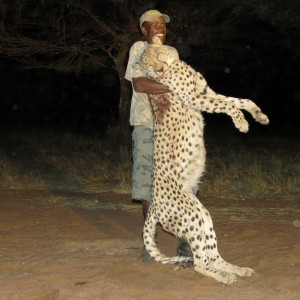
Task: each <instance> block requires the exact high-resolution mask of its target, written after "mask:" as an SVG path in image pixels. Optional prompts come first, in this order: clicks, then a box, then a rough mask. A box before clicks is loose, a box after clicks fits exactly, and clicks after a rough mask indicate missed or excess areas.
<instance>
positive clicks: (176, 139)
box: [141, 44, 268, 284]
mask: <svg viewBox="0 0 300 300" xmlns="http://www.w3.org/2000/svg"><path fill="white" fill-rule="evenodd" d="M151 45H152V44H151ZM151 45H150V46H149V47H148V48H147V51H146V52H145V53H144V55H142V59H143V61H141V64H143V65H144V66H145V65H146V71H147V70H150V72H148V74H150V73H151V70H152V71H153V68H152V67H151V66H149V65H147V64H146V63H147V60H146V54H147V55H148V54H153V53H152V52H151V51H152V50H151V49H153V48H152V47H151ZM159 47H162V46H161V45H160V46H159ZM149 49H150V50H151V51H149ZM155 50H156V49H155ZM157 58H158V56H157ZM161 61H162V60H161ZM163 64H165V62H163ZM165 65H167V64H165ZM156 67H158V69H157V70H160V67H161V66H160V64H159V63H158V64H157V65H156ZM154 71H155V70H154ZM155 74H156V75H157V73H156V71H155ZM153 77H155V76H153ZM156 77H157V76H156ZM156 80H158V81H159V82H162V83H164V84H165V85H167V86H168V87H169V89H170V90H171V91H172V94H171V93H170V94H166V95H165V97H168V101H169V104H170V106H169V108H168V109H167V111H166V112H164V113H163V114H162V113H161V112H160V110H159V101H161V99H160V98H159V97H157V96H154V95H152V96H151V98H152V99H151V101H150V102H151V105H152V108H153V111H154V115H155V124H154V166H153V177H152V180H153V190H152V202H151V205H150V208H149V211H148V214H147V217H146V220H145V224H144V229H143V238H144V244H145V247H146V250H147V251H148V253H149V254H150V255H151V257H153V258H154V260H155V261H157V262H160V263H163V264H175V265H177V266H179V267H188V266H193V267H194V270H195V271H197V272H199V273H201V274H203V275H206V276H209V277H212V278H214V279H216V280H217V281H218V282H221V283H225V284H231V283H233V282H235V281H236V279H237V276H245V277H249V276H251V275H252V274H253V273H254V271H253V270H252V269H251V268H247V267H239V266H236V265H233V264H231V263H229V262H226V261H225V260H224V259H223V258H222V257H221V255H220V254H219V252H218V248H217V237H216V233H215V231H214V229H213V222H212V219H211V216H210V214H209V212H208V210H207V209H206V208H205V207H204V206H203V205H202V203H201V202H200V201H199V199H198V198H197V197H196V196H195V195H194V193H193V190H195V188H197V187H198V184H199V180H200V178H201V177H202V175H203V172H204V169H205V156H206V151H205V146H204V140H203V130H204V121H203V116H202V114H201V111H208V112H226V113H228V114H229V115H230V116H231V117H232V118H233V121H234V123H235V125H236V127H237V128H238V129H239V130H240V131H243V132H245V131H246V130H247V129H248V126H247V124H246V123H245V122H246V121H245V120H244V117H243V116H241V115H239V114H237V113H238V112H239V108H243V109H246V110H248V111H249V112H250V113H251V114H252V116H253V117H254V118H255V119H256V120H257V121H259V122H261V123H262V124H267V123H268V118H267V116H266V115H264V114H263V113H261V111H260V109H259V108H258V107H257V106H256V105H255V104H254V103H253V102H252V101H250V100H247V101H242V100H237V99H235V98H231V97H228V98H226V97H224V96H221V95H216V94H214V93H213V92H212V91H211V90H210V89H209V88H208V86H207V84H206V82H205V81H204V79H203V77H202V76H201V75H199V73H196V72H195V71H193V70H191V68H190V67H188V66H187V65H186V64H185V63H183V62H182V63H181V62H179V61H175V62H172V63H171V64H170V65H167V68H166V69H164V70H163V75H162V76H159V77H158V78H156ZM195 82H196V83H197V84H196V87H195V86H194V84H195ZM186 92H188V93H189V94H188V96H186V95H185V93H186ZM205 97H207V98H205ZM202 101H203V103H202ZM239 101H241V103H240V102H239ZM216 104H218V105H216ZM230 108H231V109H230ZM236 114H237V115H236ZM158 223H160V224H161V226H162V228H163V229H164V230H165V231H167V232H169V233H171V234H173V235H175V236H176V237H178V238H183V239H185V240H186V241H188V243H189V244H190V246H191V250H192V252H193V257H180V256H175V257H166V256H165V255H163V254H162V253H161V252H160V250H159V249H158V247H157V245H156V242H155V235H156V225H157V224H158Z"/></svg>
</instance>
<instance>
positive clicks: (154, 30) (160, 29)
mask: <svg viewBox="0 0 300 300" xmlns="http://www.w3.org/2000/svg"><path fill="white" fill-rule="evenodd" d="M141 30H142V32H143V34H144V35H145V37H146V39H147V42H148V43H149V44H152V38H153V36H157V37H158V38H159V39H160V40H161V43H162V44H164V43H165V39H166V34H167V26H166V23H165V21H164V19H163V18H162V17H158V18H157V19H156V20H155V21H153V22H147V21H146V22H144V23H143V26H142V28H141Z"/></svg>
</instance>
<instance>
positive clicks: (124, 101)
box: [115, 49, 132, 151]
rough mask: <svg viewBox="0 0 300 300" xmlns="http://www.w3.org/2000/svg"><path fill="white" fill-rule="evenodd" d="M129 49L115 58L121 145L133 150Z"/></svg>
mask: <svg viewBox="0 0 300 300" xmlns="http://www.w3.org/2000/svg"><path fill="white" fill-rule="evenodd" d="M126 54H127V49H124V50H122V51H120V53H119V55H118V56H117V58H116V59H115V65H116V69H117V72H118V74H119V80H120V101H119V126H120V127H119V141H120V143H119V144H120V147H123V148H125V149H127V150H128V151H130V150H131V144H132V143H131V127H130V124H129V114H130V103H131V84H130V82H129V81H128V80H126V79H125V78H124V76H125V57H126Z"/></svg>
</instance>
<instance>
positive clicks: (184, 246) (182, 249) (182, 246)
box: [177, 239, 193, 257]
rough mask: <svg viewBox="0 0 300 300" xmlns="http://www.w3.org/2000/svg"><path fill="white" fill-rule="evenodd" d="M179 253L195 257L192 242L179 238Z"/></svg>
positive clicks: (179, 254)
mask: <svg viewBox="0 0 300 300" xmlns="http://www.w3.org/2000/svg"><path fill="white" fill-rule="evenodd" d="M177 255H178V256H185V257H193V252H192V249H191V246H190V244H189V243H188V242H187V241H186V240H185V239H179V242H178V247H177Z"/></svg>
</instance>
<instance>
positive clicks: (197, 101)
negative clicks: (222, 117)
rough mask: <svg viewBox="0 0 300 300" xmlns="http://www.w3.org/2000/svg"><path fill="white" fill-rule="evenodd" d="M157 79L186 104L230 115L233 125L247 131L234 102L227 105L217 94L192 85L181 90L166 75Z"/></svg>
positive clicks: (194, 107)
mask: <svg viewBox="0 0 300 300" xmlns="http://www.w3.org/2000/svg"><path fill="white" fill-rule="evenodd" d="M169 70H170V69H169ZM169 70H168V71H169ZM157 80H158V81H159V82H160V83H163V84H164V85H166V86H167V87H168V88H169V89H170V91H172V92H173V93H175V94H176V95H177V96H178V97H179V98H180V99H181V101H182V102H183V103H184V104H185V105H186V106H188V107H190V108H193V109H198V110H200V111H206V112H209V113H226V114H227V115H229V116H230V117H231V119H232V121H233V123H234V126H235V127H236V128H237V129H238V130H239V131H241V132H247V131H248V129H249V124H248V122H247V121H246V119H245V117H244V114H243V113H242V111H241V110H239V109H238V108H237V106H236V105H235V104H234V103H231V104H230V105H228V103H226V101H225V100H224V99H222V98H221V97H217V96H218V95H217V96H216V98H215V97H210V96H205V95H203V94H202V93H201V92H199V91H198V90H196V89H195V88H193V87H190V88H189V90H187V88H186V89H183V90H182V89H181V87H180V85H178V86H177V85H174V84H172V81H171V80H169V79H168V78H167V76H166V75H164V76H163V77H162V78H159V79H157Z"/></svg>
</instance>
